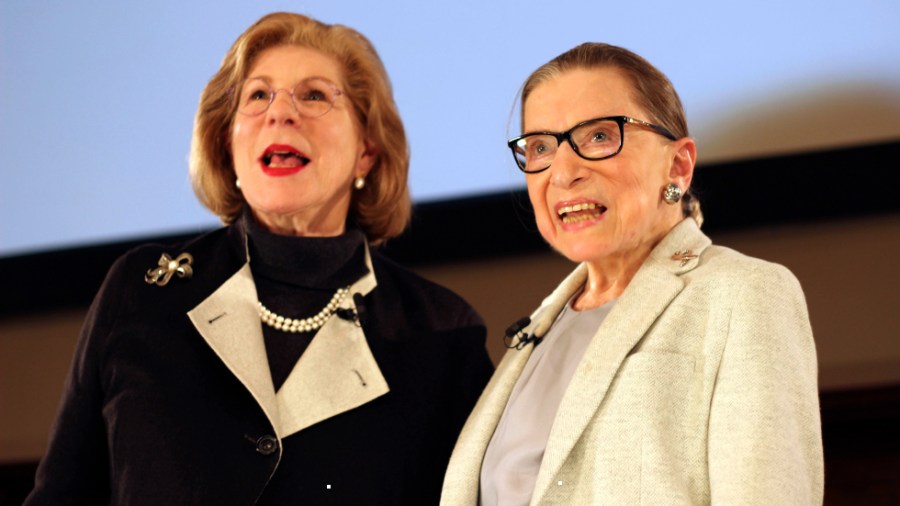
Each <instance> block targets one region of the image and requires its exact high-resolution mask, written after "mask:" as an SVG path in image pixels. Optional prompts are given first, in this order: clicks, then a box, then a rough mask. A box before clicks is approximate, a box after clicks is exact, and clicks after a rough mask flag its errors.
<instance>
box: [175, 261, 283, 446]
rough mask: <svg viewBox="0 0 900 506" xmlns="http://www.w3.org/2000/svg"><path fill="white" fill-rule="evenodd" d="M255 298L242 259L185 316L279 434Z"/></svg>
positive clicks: (248, 271) (252, 285) (279, 434)
mask: <svg viewBox="0 0 900 506" xmlns="http://www.w3.org/2000/svg"><path fill="white" fill-rule="evenodd" d="M256 301H257V296H256V286H255V285H254V284H253V275H252V274H251V273H250V264H248V263H245V264H244V265H243V267H241V269H240V270H239V271H238V272H237V273H235V274H234V275H233V276H232V277H231V278H229V279H228V280H227V281H225V283H224V284H223V285H222V286H220V287H219V288H218V289H217V290H216V291H215V292H213V293H212V294H211V295H210V296H209V297H207V298H206V299H205V300H204V301H203V302H201V303H200V304H198V305H197V307H195V308H194V309H192V310H190V311H188V317H189V318H190V319H191V322H193V324H194V327H195V328H196V329H197V332H199V333H200V335H201V336H203V339H205V340H206V342H207V344H209V347H210V348H212V349H213V351H215V353H216V355H218V356H219V358H220V359H221V360H222V362H224V363H225V365H226V366H227V367H228V369H229V370H231V373H232V374H234V375H235V376H236V377H237V378H238V380H240V382H241V383H243V384H244V386H245V387H246V388H247V390H248V391H250V393H251V394H252V395H253V398H254V399H256V402H257V403H258V404H259V405H260V407H262V409H263V411H264V412H265V414H266V417H267V418H268V419H269V422H270V423H271V424H272V427H274V428H275V432H276V434H277V435H278V437H279V438H280V437H282V434H281V432H282V431H281V422H280V416H279V413H278V404H277V402H276V400H275V388H274V386H273V384H272V375H271V373H270V372H269V360H268V358H267V357H266V347H265V343H264V342H263V335H262V326H261V324H260V320H259V313H258V312H257V308H256V303H257V302H256Z"/></svg>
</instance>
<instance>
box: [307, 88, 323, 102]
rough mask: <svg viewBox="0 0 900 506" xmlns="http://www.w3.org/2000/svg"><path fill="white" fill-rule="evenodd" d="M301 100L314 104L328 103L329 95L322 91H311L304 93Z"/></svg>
mask: <svg viewBox="0 0 900 506" xmlns="http://www.w3.org/2000/svg"><path fill="white" fill-rule="evenodd" d="M301 99H302V100H308V101H313V102H318V101H328V95H327V94H326V93H325V92H324V91H322V90H316V89H310V90H306V91H304V92H303V95H301Z"/></svg>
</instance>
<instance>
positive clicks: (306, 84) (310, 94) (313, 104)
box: [237, 77, 343, 118]
mask: <svg viewBox="0 0 900 506" xmlns="http://www.w3.org/2000/svg"><path fill="white" fill-rule="evenodd" d="M279 91H284V92H286V93H287V94H288V95H290V96H291V102H292V103H293V104H294V110H296V111H297V114H299V115H300V116H303V117H306V118H318V117H320V116H324V115H325V113H327V112H328V111H330V110H331V109H332V108H333V107H334V103H335V102H336V101H337V99H338V97H340V96H341V95H343V93H342V92H341V90H339V89H338V87H337V86H335V84H334V83H332V82H331V81H328V80H327V79H323V78H321V77H311V78H308V79H304V80H302V81H300V82H299V83H297V84H296V85H295V86H294V87H293V88H292V89H289V90H288V89H278V90H276V89H274V88H272V86H271V85H270V84H269V83H268V82H267V81H266V80H265V79H262V78H259V77H251V78H250V79H245V80H244V82H243V83H241V86H240V88H239V89H238V94H237V101H238V103H237V110H238V112H239V113H241V114H244V115H247V116H259V115H260V114H262V113H264V112H266V111H267V110H269V106H271V105H272V102H274V101H275V96H276V95H277V94H278V92H279Z"/></svg>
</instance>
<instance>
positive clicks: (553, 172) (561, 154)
mask: <svg viewBox="0 0 900 506" xmlns="http://www.w3.org/2000/svg"><path fill="white" fill-rule="evenodd" d="M584 162H585V160H584V159H583V158H581V157H580V156H578V153H576V152H575V150H574V149H572V146H570V145H569V143H568V142H564V143H562V144H561V145H560V146H559V148H557V150H556V155H555V156H554V157H553V162H552V163H551V164H550V168H549V169H547V170H549V171H550V183H551V184H553V185H554V186H557V187H559V188H572V187H573V186H576V185H578V183H580V182H581V181H583V180H584V179H585V178H586V177H587V174H588V170H587V168H585V167H584Z"/></svg>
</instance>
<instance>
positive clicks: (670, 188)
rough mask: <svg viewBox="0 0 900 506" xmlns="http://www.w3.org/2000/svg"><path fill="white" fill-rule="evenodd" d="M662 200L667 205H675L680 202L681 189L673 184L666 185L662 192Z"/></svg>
mask: <svg viewBox="0 0 900 506" xmlns="http://www.w3.org/2000/svg"><path fill="white" fill-rule="evenodd" d="M663 200H665V201H666V204H669V205H672V204H675V203H677V202H678V201H679V200H681V188H680V187H679V186H678V185H677V184H675V183H669V184H667V185H666V189H665V190H663Z"/></svg>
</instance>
